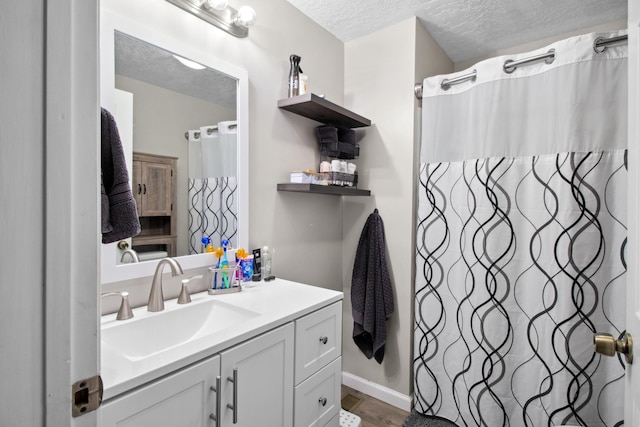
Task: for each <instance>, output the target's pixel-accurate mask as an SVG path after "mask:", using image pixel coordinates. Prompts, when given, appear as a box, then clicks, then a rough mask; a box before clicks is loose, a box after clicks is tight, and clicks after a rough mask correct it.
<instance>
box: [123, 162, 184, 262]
mask: <svg viewBox="0 0 640 427" xmlns="http://www.w3.org/2000/svg"><path fill="white" fill-rule="evenodd" d="M176 165H177V159H176V158H175V157H167V156H159V155H153V154H144V153H133V189H132V190H133V193H134V195H135V199H136V204H137V205H138V216H139V218H140V226H141V228H142V231H141V232H140V234H139V235H138V236H136V237H134V238H133V242H132V243H133V244H132V246H133V248H134V250H136V251H138V252H139V253H144V252H149V251H166V252H167V254H168V255H169V256H175V255H176V229H177V218H176V211H175V210H174V206H176V187H177V173H176Z"/></svg>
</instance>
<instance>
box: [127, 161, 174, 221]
mask: <svg viewBox="0 0 640 427" xmlns="http://www.w3.org/2000/svg"><path fill="white" fill-rule="evenodd" d="M133 171H134V178H133V182H134V185H133V186H134V189H135V190H134V191H136V203H138V215H139V216H171V208H172V206H171V204H172V196H173V185H172V183H171V181H172V180H173V165H172V164H171V163H160V162H157V161H141V160H134V161H133Z"/></svg>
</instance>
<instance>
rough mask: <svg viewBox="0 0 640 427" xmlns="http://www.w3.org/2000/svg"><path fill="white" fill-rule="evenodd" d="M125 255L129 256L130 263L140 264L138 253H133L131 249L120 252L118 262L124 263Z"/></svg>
mask: <svg viewBox="0 0 640 427" xmlns="http://www.w3.org/2000/svg"><path fill="white" fill-rule="evenodd" d="M127 255H129V257H130V258H131V261H133V262H140V257H138V252H136V251H134V250H133V249H127V250H126V251H124V252H122V256H121V257H120V262H124V259H125V258H126V256H127Z"/></svg>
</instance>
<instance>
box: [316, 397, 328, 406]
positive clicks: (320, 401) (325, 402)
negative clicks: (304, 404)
mask: <svg viewBox="0 0 640 427" xmlns="http://www.w3.org/2000/svg"><path fill="white" fill-rule="evenodd" d="M318 402H319V403H320V404H321V405H322V406H325V405H326V404H327V398H326V397H321V398H320V399H318Z"/></svg>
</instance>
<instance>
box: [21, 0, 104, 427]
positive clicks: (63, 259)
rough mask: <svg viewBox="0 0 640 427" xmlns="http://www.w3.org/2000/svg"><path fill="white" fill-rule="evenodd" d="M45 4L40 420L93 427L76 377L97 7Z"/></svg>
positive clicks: (87, 277)
mask: <svg viewBox="0 0 640 427" xmlns="http://www.w3.org/2000/svg"><path fill="white" fill-rule="evenodd" d="M52 3H53V6H52ZM49 6H51V7H45V23H46V26H45V36H46V37H45V40H46V42H45V45H46V47H45V70H46V71H45V79H46V85H45V93H44V103H45V109H44V111H45V129H44V153H45V156H44V157H45V159H44V170H45V183H46V184H45V186H44V188H45V203H44V206H45V209H44V213H43V215H44V223H45V232H44V234H45V235H44V236H43V241H44V242H45V251H44V261H45V262H44V271H45V280H44V286H42V292H43V294H44V302H45V308H44V313H45V319H44V337H45V352H44V354H43V355H42V364H43V365H44V370H45V373H44V377H45V378H44V384H45V393H44V394H42V395H43V396H45V405H46V409H45V415H44V417H43V418H44V423H45V425H46V426H47V427H54V426H69V427H90V426H91V427H93V426H97V425H98V420H97V412H96V411H93V410H92V409H91V404H90V403H89V402H93V401H94V397H95V396H100V393H99V390H100V388H99V385H94V384H93V383H92V381H84V380H85V379H95V377H96V375H97V374H98V367H99V360H98V358H99V351H98V345H99V344H98V343H99V338H100V337H99V333H100V329H99V314H98V295H97V294H98V290H99V287H100V275H99V274H98V263H99V246H98V245H99V243H98V237H97V235H98V230H99V216H98V212H99V200H100V196H99V195H100V183H99V176H100V175H99V163H100V151H99V146H98V141H99V138H100V111H99V102H98V53H99V52H98V0H89V1H87V0H59V1H55V2H49ZM34 25H36V24H35V22H34ZM36 167H39V166H36ZM36 246H38V249H41V248H40V247H39V246H40V245H39V244H38V245H34V250H35V249H36ZM28 273H29V272H28V271H25V274H27V277H28ZM27 280H28V279H27ZM15 285H17V286H19V285H20V284H19V283H16V284H15ZM20 303H21V304H24V301H22V302H20ZM25 307H27V306H26V305H25ZM25 309H26V308H25ZM15 368H16V370H17V371H20V370H22V371H23V372H26V371H28V369H21V367H20V366H18V367H15ZM35 396H37V393H36V394H34V396H33V398H34V399H35V398H36V397H35ZM98 401H99V399H98ZM72 407H73V408H75V410H76V412H77V414H78V416H74V415H73V411H72ZM15 425H19V424H15Z"/></svg>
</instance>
